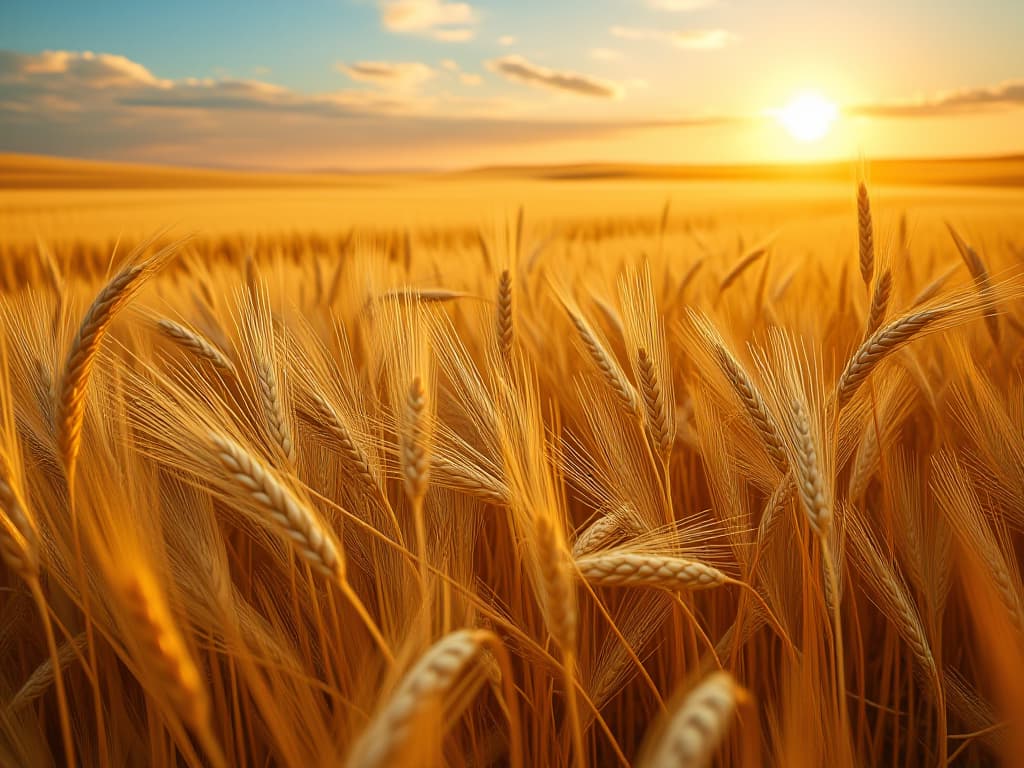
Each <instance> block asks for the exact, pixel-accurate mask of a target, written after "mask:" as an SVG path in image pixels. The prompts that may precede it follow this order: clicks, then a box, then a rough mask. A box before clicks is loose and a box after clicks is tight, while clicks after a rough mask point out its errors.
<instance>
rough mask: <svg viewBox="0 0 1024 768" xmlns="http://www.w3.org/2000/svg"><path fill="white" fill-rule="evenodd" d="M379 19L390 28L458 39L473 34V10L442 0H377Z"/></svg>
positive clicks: (474, 21) (457, 40)
mask: <svg viewBox="0 0 1024 768" xmlns="http://www.w3.org/2000/svg"><path fill="white" fill-rule="evenodd" d="M380 12H381V21H382V22H383V24H384V27H385V28H386V29H388V30H390V31H391V32H398V33H403V34H414V35H423V36H426V37H432V38H434V39H435V40H442V41H445V42H462V41H464V40H469V39H471V38H472V37H473V35H474V34H475V30H474V27H475V25H476V22H477V15H476V11H475V10H474V9H473V6H471V5H469V4H468V3H458V2H456V3H452V2H446V0H380Z"/></svg>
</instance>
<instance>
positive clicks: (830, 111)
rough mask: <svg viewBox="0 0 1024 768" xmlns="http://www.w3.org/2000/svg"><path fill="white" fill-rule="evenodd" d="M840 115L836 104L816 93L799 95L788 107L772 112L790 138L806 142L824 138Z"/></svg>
mask: <svg viewBox="0 0 1024 768" xmlns="http://www.w3.org/2000/svg"><path fill="white" fill-rule="evenodd" d="M838 114H839V108H838V107H836V105H835V104H833V103H832V102H831V101H829V100H827V99H825V98H824V97H822V96H821V95H820V94H818V93H815V92H814V91H803V92H801V93H798V94H797V95H796V96H794V97H793V99H792V100H791V101H790V102H789V103H788V104H787V105H786V106H784V107H782V108H781V109H775V110H772V115H774V117H775V119H776V120H778V121H779V124H780V125H782V127H783V128H785V129H786V130H787V131H789V134H790V136H792V137H793V138H794V139H796V140H797V141H804V142H812V141H818V140H819V139H822V138H824V137H825V135H826V134H827V133H828V132H829V129H830V128H831V127H832V123H833V122H834V121H835V119H836V116H837V115H838Z"/></svg>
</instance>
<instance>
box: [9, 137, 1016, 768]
mask: <svg viewBox="0 0 1024 768" xmlns="http://www.w3.org/2000/svg"><path fill="white" fill-rule="evenodd" d="M1022 166H1024V163H1022V161H1020V160H1015V159H1005V160H1000V161H974V162H970V161H956V162H952V161H950V162H940V161H936V162H924V161H920V162H913V163H909V162H908V163H897V162H878V163H874V164H871V165H870V166H868V170H867V172H868V176H869V183H868V185H867V186H865V187H862V188H861V190H860V192H859V193H858V181H857V173H856V168H854V167H853V166H852V165H836V166H831V167H805V168H796V169H784V168H774V169H724V168H717V169H714V168H706V169H678V168H677V169H644V168H637V167H622V166H618V167H613V166H587V167H575V168H560V169H550V168H548V169H543V168H533V169H490V170H486V171H476V172H466V173H461V174H448V175H443V176H442V175H437V176H435V175H426V174H421V175H413V174H407V175H387V176H385V175H378V176H372V175H365V176H344V175H340V174H322V175H314V176H309V175H306V176H298V175H281V174H274V175H261V174H250V175H246V174H240V173H235V172H220V171H184V170H168V169H155V168H145V167H137V168H132V167H124V166H115V165H106V164H97V163H84V162H79V161H60V160H52V159H45V158H23V157H10V156H8V157H3V158H0V257H2V259H3V263H2V265H0V513H2V517H0V522H2V525H0V554H2V556H3V563H4V568H3V569H2V570H0V587H2V589H0V648H2V650H3V656H4V658H5V662H4V664H3V665H2V668H0V764H4V765H33V766H34V765H51V764H55V765H60V764H64V763H66V762H71V763H74V764H81V765H90V766H91V765H97V766H98V765H103V766H106V765H125V766H134V765H155V766H170V765H188V766H205V765H212V766H227V765H288V766H308V765H325V766H326V765H339V764H343V765H348V766H391V765H410V766H419V765H438V766H441V765H445V766H448V765H451V766H482V765H494V766H504V765H510V766H514V767H515V768H518V766H529V765H575V766H587V765H595V766H597V765H638V766H657V767H658V768H660V767H661V766H695V765H711V764H714V765H743V766H754V765H762V764H765V765H795V766H801V765H805V766H819V765H822V764H825V763H826V762H827V763H828V764H830V765H836V766H854V765H857V766H859V765H872V766H874V765H893V766H896V765H903V766H906V765H946V764H953V765H978V764H1004V765H1017V764H1019V763H1020V755H1021V754H1024V742H1022V741H1021V734H1022V733H1024V731H1022V730H1021V727H1022V726H1024V698H1022V695H1021V690H1022V689H1021V686H1020V685H1019V681H1020V680H1022V679H1024V586H1022V582H1021V576H1020V567H1019V563H1020V554H1021V534H1022V531H1024V513H1022V510H1024V437H1022V434H1024V432H1022V430H1024V383H1022V371H1024V306H1022V302H1021V299H1022V296H1024V293H1022V291H1024V282H1022V281H1024V274H1022V272H1024V220H1022V216H1021V214H1022V212H1024V189H1022V187H1021V177H1022ZM737 176H739V177H740V178H736V177H737ZM869 192H870V197H869Z"/></svg>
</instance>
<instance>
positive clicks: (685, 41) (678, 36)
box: [671, 29, 735, 51]
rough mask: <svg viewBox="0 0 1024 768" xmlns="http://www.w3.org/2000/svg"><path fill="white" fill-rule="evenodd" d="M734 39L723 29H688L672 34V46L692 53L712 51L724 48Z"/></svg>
mask: <svg viewBox="0 0 1024 768" xmlns="http://www.w3.org/2000/svg"><path fill="white" fill-rule="evenodd" d="M734 39H735V36H734V35H733V34H732V33H731V32H729V31H727V30H724V29H690V30H684V31H682V32H673V33H672V35H671V40H672V45H674V46H675V47H676V48H686V49H688V50H693V51H713V50H716V49H718V48H724V47H725V46H727V45H728V44H729V43H731V42H732V41H733V40H734Z"/></svg>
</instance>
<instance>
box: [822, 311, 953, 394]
mask: <svg viewBox="0 0 1024 768" xmlns="http://www.w3.org/2000/svg"><path fill="white" fill-rule="evenodd" d="M951 311H952V310H951V309H950V308H948V307H936V308H935V309H925V310H921V311H920V312H914V313H912V314H909V315H904V316H903V317H900V318H897V319H896V320H893V321H891V322H890V323H888V324H887V325H884V326H882V327H881V328H879V329H878V330H877V331H875V332H874V333H873V334H872V335H871V337H870V338H869V339H867V340H866V341H864V342H863V343H862V344H861V345H860V347H858V348H857V351H856V352H854V353H853V356H852V357H851V358H850V360H849V362H847V364H846V368H845V369H844V370H843V373H842V375H841V376H840V377H839V383H838V384H837V385H836V403H837V405H838V407H839V408H840V409H842V408H843V406H845V405H846V404H847V403H849V402H850V399H851V398H852V397H853V396H854V394H855V393H856V392H857V390H858V389H859V388H860V386H861V384H863V383H864V381H865V380H866V379H867V377H868V376H869V375H870V374H871V372H872V371H873V370H874V369H875V368H877V367H878V365H879V363H881V362H882V361H883V360H884V359H885V358H886V357H888V356H889V355H891V354H892V353H893V352H895V351H896V350H898V349H899V348H900V347H902V346H904V345H905V344H907V343H909V342H911V341H913V340H914V339H915V338H916V337H917V336H918V335H920V334H921V333H922V332H924V331H925V330H926V329H927V328H928V327H929V326H930V325H932V324H933V323H935V322H936V321H938V320H941V319H942V318H944V317H946V316H947V315H948V314H949V313H950V312H951Z"/></svg>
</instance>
